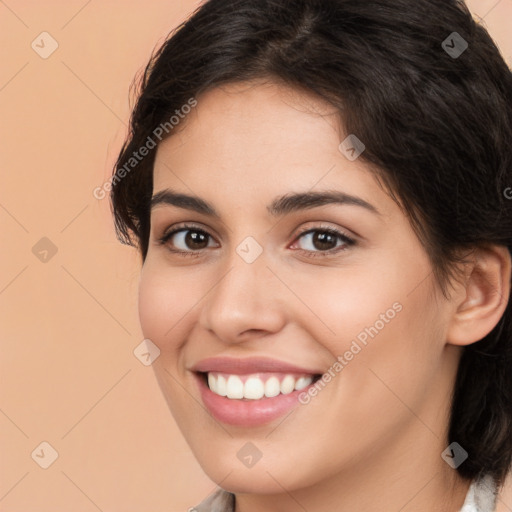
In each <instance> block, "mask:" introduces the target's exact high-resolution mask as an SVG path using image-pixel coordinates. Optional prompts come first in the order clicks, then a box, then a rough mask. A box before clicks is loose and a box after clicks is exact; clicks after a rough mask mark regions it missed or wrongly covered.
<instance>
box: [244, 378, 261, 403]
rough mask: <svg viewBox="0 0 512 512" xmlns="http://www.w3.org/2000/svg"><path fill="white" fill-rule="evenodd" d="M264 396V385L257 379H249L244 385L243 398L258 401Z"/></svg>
mask: <svg viewBox="0 0 512 512" xmlns="http://www.w3.org/2000/svg"><path fill="white" fill-rule="evenodd" d="M264 394H265V385H264V384H263V382H262V381H261V379H258V378H257V377H249V378H248V379H247V380H246V381H245V385H244V398H249V399H251V400H259V399H260V398H262V397H263V395H264Z"/></svg>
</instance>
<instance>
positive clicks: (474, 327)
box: [446, 245, 511, 346]
mask: <svg viewBox="0 0 512 512" xmlns="http://www.w3.org/2000/svg"><path fill="white" fill-rule="evenodd" d="M474 255H475V256H474V261H473V263H472V264H471V266H470V269H469V274H468V277H467V279H466V280H465V283H464V284H463V285H461V286H463V287H464V289H463V290H462V293H461V295H462V297H463V299H462V301H459V303H458V304H455V311H454V313H453V315H452V318H451V321H450V325H449V328H448V332H447V338H446V339H447V342H448V343H450V344H452V345H461V346H462V345H470V344H471V343H475V342H477V341H479V340H481V339H482V338H484V337H485V336H487V334H489V333H490V332H491V331H492V330H493V329H494V327H495V326H496V325H497V324H498V322H499V321H500V319H501V317H502V316H503V313H504V312H505V309H506V307H507V303H508V301H509V298H510V279H511V256H510V252H509V250H508V249H507V247H505V246H501V245H492V246H488V247H486V248H478V249H476V250H475V253H474Z"/></svg>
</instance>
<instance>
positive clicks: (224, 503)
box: [189, 475, 497, 512]
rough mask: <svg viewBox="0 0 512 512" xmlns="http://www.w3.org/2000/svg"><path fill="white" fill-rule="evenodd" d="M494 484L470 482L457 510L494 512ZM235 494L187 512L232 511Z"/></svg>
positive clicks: (214, 496)
mask: <svg viewBox="0 0 512 512" xmlns="http://www.w3.org/2000/svg"><path fill="white" fill-rule="evenodd" d="M496 492H497V490H496V485H495V483H494V480H493V479H492V477H491V476H490V475H487V476H486V477H484V478H482V479H481V480H475V481H473V482H472V483H471V485H470V487H469V489H468V493H467V494H466V499H465V501H464V505H463V506H462V508H461V509H460V511H459V512H496ZM234 510H235V495H234V494H231V493H229V492H226V491H223V490H222V489H218V490H217V491H216V492H215V493H213V494H212V495H211V496H209V497H208V498H206V499H205V500H204V501H202V502H201V503H200V504H199V505H197V506H196V507H193V508H191V509H189V512H234Z"/></svg>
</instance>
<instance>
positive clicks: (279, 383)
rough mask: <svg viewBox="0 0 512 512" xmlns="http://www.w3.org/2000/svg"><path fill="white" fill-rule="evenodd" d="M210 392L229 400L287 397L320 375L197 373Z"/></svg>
mask: <svg viewBox="0 0 512 512" xmlns="http://www.w3.org/2000/svg"><path fill="white" fill-rule="evenodd" d="M198 373H199V375H200V376H201V378H202V379H203V381H204V382H205V384H206V385H207V386H208V388H209V389H210V391H211V392H212V393H214V394H215V395H218V396H221V397H225V398H228V399H230V400H242V401H248V400H261V399H265V398H274V397H276V396H278V395H288V394H290V393H292V392H294V391H300V390H302V389H305V388H307V387H308V386H309V385H311V384H314V383H315V382H316V381H318V380H319V379H320V378H321V375H320V374H314V375H311V374H293V373H274V372H263V373H253V374H246V375H240V374H229V373H221V372H198Z"/></svg>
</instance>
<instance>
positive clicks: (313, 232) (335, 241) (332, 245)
mask: <svg viewBox="0 0 512 512" xmlns="http://www.w3.org/2000/svg"><path fill="white" fill-rule="evenodd" d="M354 244H355V241H354V240H353V239H352V238H349V237H348V236H346V235H344V234H343V233H340V232H339V231H336V230H334V229H325V228H324V229H319V228H316V229H310V230H308V231H306V232H304V233H302V234H301V235H299V237H298V238H297V240H296V241H295V243H294V245H297V246H298V249H300V250H302V251H305V252H310V253H322V252H324V253H328V252H337V251H338V250H343V249H346V248H347V247H348V246H350V245H354Z"/></svg>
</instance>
